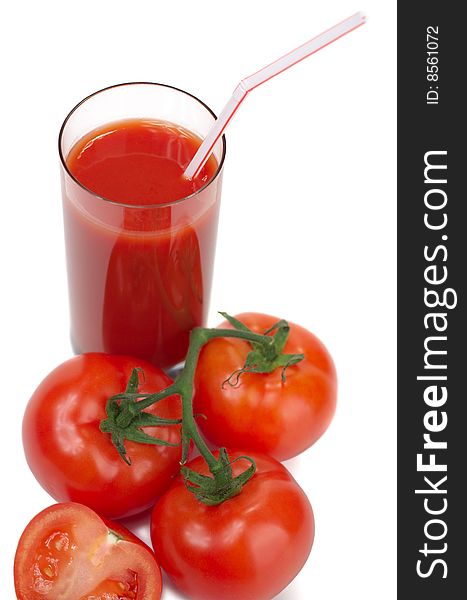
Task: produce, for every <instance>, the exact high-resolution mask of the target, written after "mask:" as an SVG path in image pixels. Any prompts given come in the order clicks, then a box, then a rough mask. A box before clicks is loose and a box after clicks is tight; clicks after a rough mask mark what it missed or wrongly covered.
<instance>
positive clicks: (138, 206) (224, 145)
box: [58, 81, 227, 210]
mask: <svg viewBox="0 0 467 600" xmlns="http://www.w3.org/2000/svg"><path fill="white" fill-rule="evenodd" d="M130 85H143V86H144V85H148V86H149V85H150V86H157V87H163V88H169V89H171V90H175V91H176V92H181V93H182V94H185V95H186V96H189V97H190V98H193V100H196V101H197V102H198V103H199V104H201V106H203V107H204V108H205V109H206V110H207V111H208V112H209V113H210V114H211V115H212V116H213V117H214V120H215V119H217V115H216V114H215V112H214V111H213V110H212V109H211V108H210V107H209V106H208V105H207V104H206V103H205V102H203V101H202V100H200V99H199V98H198V97H196V96H195V95H193V94H190V92H187V91H185V90H182V89H181V88H178V87H175V86H173V85H168V84H166V83H157V82H153V81H128V82H126V83H116V84H114V85H109V86H107V87H105V88H102V89H100V90H97V91H96V92H93V93H92V94H89V95H88V96H86V97H85V98H83V99H82V100H81V101H80V102H78V104H76V105H75V106H74V107H73V108H72V109H71V110H70V112H69V113H68V114H67V116H66V117H65V119H64V121H63V123H62V126H61V127H60V132H59V134H58V154H59V156H60V162H61V165H62V167H63V168H64V169H65V172H66V174H67V175H68V176H69V177H70V178H71V179H72V180H73V181H74V182H75V183H76V184H77V185H79V187H80V188H81V189H83V190H84V191H85V192H87V193H89V194H91V195H92V196H94V197H95V198H98V199H99V200H102V201H103V202H108V203H109V204H113V205H115V206H121V207H124V208H135V209H140V210H141V209H154V208H164V207H168V206H174V205H175V204H180V203H183V202H186V201H187V200H190V199H191V198H193V197H195V196H198V195H199V194H200V193H201V192H202V191H203V190H205V189H206V188H207V187H208V186H209V185H211V183H213V182H214V181H215V180H216V179H217V177H218V176H219V174H220V172H221V171H222V167H223V165H224V160H225V154H226V150H227V142H226V139H225V135H223V136H222V155H221V159H220V161H219V164H218V166H217V169H216V172H215V173H214V175H213V176H212V177H211V179H209V181H207V182H206V183H205V184H204V185H203V186H202V187H200V188H199V190H196V191H195V192H193V193H192V194H190V195H188V196H184V197H183V198H179V199H178V200H172V201H171V202H162V203H159V204H128V203H125V202H118V201H117V200H111V199H110V198H105V196H101V195H99V194H97V193H96V192H93V191H92V190H90V189H89V188H88V187H86V186H85V185H83V184H82V183H81V182H80V181H79V179H77V178H76V177H75V176H74V175H73V173H72V172H71V171H70V169H69V168H68V165H67V164H66V159H65V157H64V156H63V152H62V139H63V133H64V131H65V128H66V126H67V123H68V121H69V120H70V119H71V117H72V116H73V114H74V113H75V112H76V111H77V110H78V109H79V108H80V106H82V105H83V104H85V103H86V102H87V101H88V100H90V99H91V98H93V97H94V96H97V95H98V94H102V93H104V92H107V91H109V90H112V89H114V88H119V87H127V86H130ZM103 124H104V123H103ZM175 125H177V123H175Z"/></svg>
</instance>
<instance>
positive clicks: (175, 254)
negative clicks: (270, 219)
mask: <svg viewBox="0 0 467 600" xmlns="http://www.w3.org/2000/svg"><path fill="white" fill-rule="evenodd" d="M215 118H216V117H215V115H214V113H213V112H212V111H211V110H210V109H209V108H208V107H207V106H206V105H205V104H204V103H203V102H201V101H200V100H198V99H197V98H196V97H195V96H192V95H191V94H189V93H187V92H184V91H183V90H180V89H177V88H174V87H171V86H167V85H162V84H155V83H127V84H120V85H115V86H112V87H109V88H106V89H103V90H101V91H99V92H96V93H95V94H92V95H90V96H88V97H87V98H85V99H84V100H83V101H82V102H80V103H79V104H78V105H77V106H75V108H73V110H72V111H71V112H70V114H69V115H68V116H67V118H66V119H65V121H64V123H63V125H62V128H61V131H60V136H59V153H60V160H61V178H62V196H63V214H64V226H65V245H66V255H67V273H68V289H69V299H70V314H71V341H72V346H73V349H74V351H75V352H77V353H82V352H95V351H99V352H108V353H111V354H127V355H132V356H136V357H140V358H143V359H146V360H148V361H150V362H152V363H153V364H155V365H157V366H159V367H171V366H174V365H176V364H177V363H179V362H180V361H182V360H183V359H184V357H185V355H186V351H187V348H188V339H189V333H190V331H191V329H193V327H196V326H199V325H203V324H204V323H205V320H206V317H207V310H208V303H209V296H210V289H211V280H212V272H213V262H214V251H215V244H216V235H217V221H218V213H219V204H220V196H221V185H222V173H223V164H224V158H225V139H224V138H222V139H221V140H219V141H218V142H217V144H216V146H215V148H214V151H213V154H212V155H211V157H210V159H209V160H208V162H207V163H206V165H205V166H204V167H203V169H202V171H201V173H200V174H199V176H198V177H196V178H195V179H194V180H187V179H186V178H185V177H184V176H183V171H184V169H185V168H186V167H187V165H188V163H189V162H190V160H191V158H192V157H193V155H194V153H195V152H196V149H197V148H198V146H199V144H200V143H201V139H202V138H203V137H204V136H205V135H206V134H207V132H208V130H209V128H210V127H211V125H212V123H213V121H214V120H215Z"/></svg>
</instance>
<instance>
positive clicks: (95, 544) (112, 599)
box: [15, 503, 161, 600]
mask: <svg viewBox="0 0 467 600" xmlns="http://www.w3.org/2000/svg"><path fill="white" fill-rule="evenodd" d="M117 528H118V531H119V533H118V535H117V534H115V533H114V532H113V531H112V529H109V528H108V524H107V523H104V521H102V520H101V518H100V517H99V516H98V515H97V514H95V513H94V512H93V511H92V510H90V509H89V508H87V507H85V506H82V505H79V504H74V503H65V504H56V505H54V506H51V507H49V508H48V509H46V510H45V511H42V513H40V514H39V515H37V516H36V517H35V518H34V519H33V520H32V521H31V523H29V525H28V526H27V527H26V529H25V531H24V533H23V535H22V536H21V539H20V542H19V544H18V549H17V552H16V557H15V588H16V593H17V597H18V599H19V600H159V598H160V593H161V574H160V569H159V566H158V564H157V562H156V560H155V558H154V555H153V554H152V552H151V551H150V550H149V548H148V547H147V546H145V544H143V542H141V541H135V540H136V538H135V537H134V536H132V535H131V534H128V537H127V536H126V534H125V530H124V528H123V527H122V526H117ZM122 535H123V536H124V537H122Z"/></svg>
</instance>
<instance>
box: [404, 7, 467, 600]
mask: <svg viewBox="0 0 467 600" xmlns="http://www.w3.org/2000/svg"><path fill="white" fill-rule="evenodd" d="M461 6H462V5H461V4H454V3H452V2H446V1H444V2H442V1H436V2H435V1H432V0H425V1H424V2H418V3H416V2H399V7H398V11H399V12H398V240H399V244H398V316H399V324H398V597H400V598H402V599H405V598H407V599H412V598H414V599H418V598H420V599H423V600H431V599H435V598H436V599H437V600H439V599H441V598H442V599H443V600H446V599H451V598H456V599H457V598H461V597H466V598H467V591H466V586H465V577H466V576H467V561H466V556H467V551H466V541H467V527H466V523H467V519H466V515H467V491H466V488H467V477H466V473H467V468H466V465H467V411H466V406H467V391H466V389H467V385H466V383H465V382H464V379H467V323H466V321H467V320H466V312H467V311H466V283H465V282H466V279H467V233H466V232H465V231H464V223H465V222H466V221H467V210H466V205H467V193H466V190H465V189H464V188H465V184H464V179H465V176H464V173H465V174H466V175H467V164H466V161H467V118H466V114H467V107H466V106H462V107H461V104H465V103H464V102H463V98H462V95H463V91H462V90H463V88H465V81H466V79H467V77H466V73H467V69H466V59H467V51H466V42H465V39H466V38H467V36H466V35H465V31H463V30H464V29H465V25H463V22H462V19H461V14H460V12H461V9H460V8H459V7H461ZM445 394H447V399H444V396H443V395H445ZM424 436H425V437H424ZM444 444H446V448H444ZM417 456H418V457H419V463H418V466H417ZM430 461H431V463H432V464H431V465H430ZM443 465H446V471H445V470H443V469H444V467H443ZM435 469H439V470H435ZM445 477H446V479H444V478H445ZM417 490H418V493H417V492H416V491H417Z"/></svg>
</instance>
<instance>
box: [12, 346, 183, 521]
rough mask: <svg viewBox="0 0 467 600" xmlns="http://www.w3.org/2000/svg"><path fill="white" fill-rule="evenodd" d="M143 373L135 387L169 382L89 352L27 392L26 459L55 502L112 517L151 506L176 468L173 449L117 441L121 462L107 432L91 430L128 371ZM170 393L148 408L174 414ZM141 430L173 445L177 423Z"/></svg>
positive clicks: (125, 361) (133, 362) (124, 360)
mask: <svg viewBox="0 0 467 600" xmlns="http://www.w3.org/2000/svg"><path fill="white" fill-rule="evenodd" d="M134 367H141V368H142V369H143V370H144V382H143V383H141V384H140V388H139V391H141V392H144V391H146V392H156V391H159V390H161V389H163V388H165V387H167V386H168V385H169V384H170V383H171V379H170V378H169V377H168V376H167V375H165V374H164V373H163V372H162V371H161V370H160V369H158V368H156V367H154V366H152V365H150V364H149V363H146V362H144V361H143V360H140V359H136V358H129V357H124V356H111V355H108V354H100V353H91V354H83V355H81V356H76V357H75V358H72V359H71V360H68V361H67V362H65V363H63V364H62V365H60V366H59V367H57V368H56V369H55V370H54V371H52V373H50V375H48V376H47V377H46V378H45V379H44V381H43V382H42V383H41V384H40V385H39V387H38V388H37V390H36V391H35V392H34V394H33V396H32V398H31V400H30V401H29V404H28V406H27V408H26V412H25V414H24V420H23V445H24V451H25V454H26V459H27V461H28V464H29V466H30V468H31V470H32V472H33V474H34V475H35V477H36V479H37V480H38V481H39V483H40V484H41V485H42V487H43V488H44V489H45V490H46V491H47V492H49V494H50V495H51V496H53V497H54V498H55V499H56V500H58V501H60V502H64V501H72V502H80V503H81V504H86V505H87V506H90V507H91V508H92V509H94V510H95V511H96V512H98V513H99V514H102V515H105V516H107V517H110V518H120V517H125V516H129V515H132V514H135V513H137V512H140V511H142V510H144V509H146V508H148V507H149V506H151V505H152V504H153V503H154V501H155V499H156V498H157V497H158V496H159V495H160V494H162V493H163V492H164V491H165V490H166V488H167V487H168V486H169V484H170V482H171V480H172V478H173V477H174V476H175V475H176V474H177V473H178V471H179V469H180V464H179V461H180V456H181V451H180V447H178V446H177V447H169V446H153V445H147V444H139V443H135V442H129V441H127V442H125V446H126V448H127V452H128V456H129V457H130V458H131V460H132V464H131V466H129V465H127V464H126V463H125V462H124V461H123V460H122V458H121V457H120V456H119V454H118V452H117V450H116V449H115V447H114V446H113V444H112V442H111V439H110V436H109V435H108V434H105V433H102V432H101V431H100V430H99V423H100V421H101V420H102V419H104V418H105V416H106V414H105V405H106V401H107V400H108V398H110V397H111V396H113V395H115V394H117V393H119V392H122V391H124V390H125V388H126V384H127V381H128V378H129V377H130V374H131V372H132V369H133V368H134ZM180 411H181V409H180V403H179V399H178V398H177V397H174V396H172V397H169V398H167V399H165V400H162V401H161V402H158V403H157V404H155V405H153V406H152V407H151V408H150V409H148V412H152V413H153V414H157V415H159V416H161V417H167V418H171V419H177V418H179V417H180ZM144 431H145V432H146V433H149V434H151V435H155V436H157V437H159V438H161V439H163V440H165V441H168V442H171V443H175V444H176V443H179V441H180V428H179V426H178V425H172V426H163V427H146V428H144Z"/></svg>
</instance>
